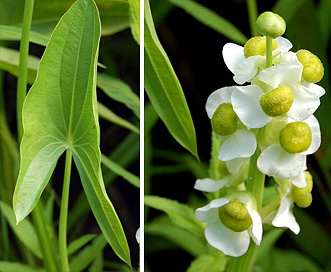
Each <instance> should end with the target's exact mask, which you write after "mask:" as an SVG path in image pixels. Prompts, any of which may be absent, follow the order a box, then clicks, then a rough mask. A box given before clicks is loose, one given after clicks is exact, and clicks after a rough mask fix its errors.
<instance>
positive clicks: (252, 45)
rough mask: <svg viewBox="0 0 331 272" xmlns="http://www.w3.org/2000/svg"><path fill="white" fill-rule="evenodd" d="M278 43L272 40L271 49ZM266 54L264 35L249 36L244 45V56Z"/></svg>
mask: <svg viewBox="0 0 331 272" xmlns="http://www.w3.org/2000/svg"><path fill="white" fill-rule="evenodd" d="M277 47H278V44H277V42H276V41H275V40H272V50H275V49H276V48H277ZM265 54H266V37H262V36H255V37H252V38H250V39H249V40H248V41H247V42H246V43H245V45H244V55H245V58H248V57H251V56H265Z"/></svg>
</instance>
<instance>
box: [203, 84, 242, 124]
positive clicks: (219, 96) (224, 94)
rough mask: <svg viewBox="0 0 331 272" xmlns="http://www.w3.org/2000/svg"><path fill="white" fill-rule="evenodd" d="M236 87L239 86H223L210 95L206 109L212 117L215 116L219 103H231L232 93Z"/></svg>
mask: <svg viewBox="0 0 331 272" xmlns="http://www.w3.org/2000/svg"><path fill="white" fill-rule="evenodd" d="M235 88H237V87H236V86H233V87H223V88H220V89H217V90H216V91H214V92H212V93H211V94H210V95H209V97H208V99H207V102H206V111H207V115H208V117H209V118H210V119H211V118H212V117H213V115H214V112H215V111H216V109H217V108H218V106H219V105H221V104H223V103H231V94H232V92H233V90H234V89H235Z"/></svg>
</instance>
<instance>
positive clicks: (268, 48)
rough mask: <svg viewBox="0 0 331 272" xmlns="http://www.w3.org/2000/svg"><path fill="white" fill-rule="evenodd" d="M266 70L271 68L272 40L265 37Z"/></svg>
mask: <svg viewBox="0 0 331 272" xmlns="http://www.w3.org/2000/svg"><path fill="white" fill-rule="evenodd" d="M266 57H267V68H268V67H271V66H272V38H270V37H267V44H266Z"/></svg>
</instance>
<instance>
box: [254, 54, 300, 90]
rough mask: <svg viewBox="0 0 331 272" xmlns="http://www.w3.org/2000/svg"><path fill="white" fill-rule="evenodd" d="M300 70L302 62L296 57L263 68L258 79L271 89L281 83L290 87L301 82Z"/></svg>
mask: <svg viewBox="0 0 331 272" xmlns="http://www.w3.org/2000/svg"><path fill="white" fill-rule="evenodd" d="M302 70H303V66H302V64H301V63H300V62H299V61H298V60H297V59H294V60H291V61H288V62H283V63H280V64H278V65H275V66H271V67H269V68H267V69H264V70H263V71H261V73H260V75H259V79H260V80H261V81H263V82H264V83H266V84H268V85H270V86H271V87H272V88H273V89H275V88H277V87H278V86H281V85H286V86H289V87H291V86H292V85H294V84H297V83H298V82H301V75H302Z"/></svg>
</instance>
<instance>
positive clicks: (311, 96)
mask: <svg viewBox="0 0 331 272" xmlns="http://www.w3.org/2000/svg"><path fill="white" fill-rule="evenodd" d="M291 89H292V92H293V96H294V101H293V104H292V106H291V108H290V110H289V111H288V113H287V115H288V116H290V117H291V118H293V119H295V120H297V121H302V120H305V119H307V118H308V117H309V116H311V115H312V114H313V113H314V112H315V111H316V110H317V108H318V107H319V105H320V99H319V93H317V94H316V93H315V92H314V91H313V88H312V89H309V88H307V87H305V86H302V85H301V84H300V85H298V86H296V87H293V88H291ZM323 90H324V89H323Z"/></svg>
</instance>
